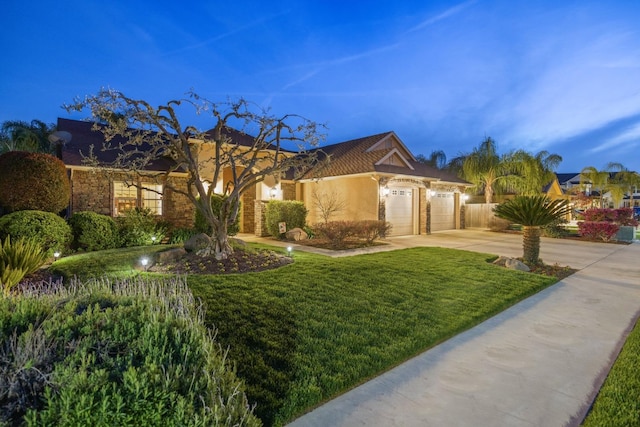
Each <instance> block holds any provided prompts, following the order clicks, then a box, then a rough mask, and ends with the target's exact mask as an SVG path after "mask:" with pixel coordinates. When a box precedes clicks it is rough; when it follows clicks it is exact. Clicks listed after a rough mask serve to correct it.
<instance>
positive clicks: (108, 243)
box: [69, 211, 119, 251]
mask: <svg viewBox="0 0 640 427" xmlns="http://www.w3.org/2000/svg"><path fill="white" fill-rule="evenodd" d="M69 225H70V226H71V230H72V231H73V243H72V247H73V248H74V249H83V250H86V251H99V250H102V249H112V248H117V247H118V243H119V242H118V227H117V226H116V222H115V221H114V220H113V218H111V217H109V216H106V215H100V214H98V213H95V212H89V211H83V212H76V213H74V214H73V215H71V218H69Z"/></svg>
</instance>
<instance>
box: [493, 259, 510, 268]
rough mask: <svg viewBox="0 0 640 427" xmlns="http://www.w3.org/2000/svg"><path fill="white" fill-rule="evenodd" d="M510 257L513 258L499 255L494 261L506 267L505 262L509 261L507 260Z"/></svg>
mask: <svg viewBox="0 0 640 427" xmlns="http://www.w3.org/2000/svg"><path fill="white" fill-rule="evenodd" d="M509 259H511V258H509V257H506V256H499V257H498V259H496V260H495V261H493V264H495V265H499V266H500V267H504V266H505V264H506V263H507V260H509Z"/></svg>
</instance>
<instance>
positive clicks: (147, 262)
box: [140, 257, 149, 271]
mask: <svg viewBox="0 0 640 427" xmlns="http://www.w3.org/2000/svg"><path fill="white" fill-rule="evenodd" d="M140 264H142V266H143V267H144V271H147V266H148V265H149V258H147V257H143V258H142V259H140Z"/></svg>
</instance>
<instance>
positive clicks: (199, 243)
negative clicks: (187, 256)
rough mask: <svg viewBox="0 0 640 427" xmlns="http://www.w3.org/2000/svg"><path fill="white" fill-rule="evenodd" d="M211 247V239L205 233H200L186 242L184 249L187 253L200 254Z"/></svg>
mask: <svg viewBox="0 0 640 427" xmlns="http://www.w3.org/2000/svg"><path fill="white" fill-rule="evenodd" d="M210 245H211V237H209V236H208V235H206V234H204V233H200V234H196V235H195V236H193V237H191V238H190V239H189V240H187V241H186V242H184V249H185V250H186V251H187V252H198V251H201V250H202V249H204V248H206V247H207V246H210Z"/></svg>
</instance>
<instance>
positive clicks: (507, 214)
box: [493, 196, 571, 265]
mask: <svg viewBox="0 0 640 427" xmlns="http://www.w3.org/2000/svg"><path fill="white" fill-rule="evenodd" d="M493 212H494V213H495V215H496V216H497V217H498V218H502V219H506V220H507V221H511V222H514V223H517V224H520V225H522V249H523V255H522V258H523V259H524V262H525V263H527V264H529V265H534V264H537V263H538V262H539V257H540V234H541V228H542V227H544V226H545V225H548V224H550V223H552V222H554V221H557V220H559V219H561V218H564V217H565V216H566V215H567V214H568V213H569V212H571V207H570V206H569V205H568V203H567V201H566V200H549V199H548V198H547V197H546V196H517V197H516V198H514V199H512V200H508V201H506V202H504V203H501V204H499V205H498V206H496V207H495V208H494V209H493Z"/></svg>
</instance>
